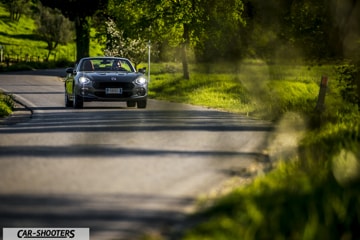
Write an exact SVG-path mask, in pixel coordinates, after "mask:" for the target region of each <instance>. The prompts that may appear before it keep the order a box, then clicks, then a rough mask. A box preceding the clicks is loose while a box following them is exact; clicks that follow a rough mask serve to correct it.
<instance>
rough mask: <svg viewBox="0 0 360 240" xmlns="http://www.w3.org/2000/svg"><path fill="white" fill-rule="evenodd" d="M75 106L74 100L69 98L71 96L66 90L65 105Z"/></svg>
mask: <svg viewBox="0 0 360 240" xmlns="http://www.w3.org/2000/svg"><path fill="white" fill-rule="evenodd" d="M72 106H73V101H70V100H69V96H68V94H67V93H66V91H65V107H72Z"/></svg>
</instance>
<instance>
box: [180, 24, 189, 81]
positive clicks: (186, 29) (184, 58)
mask: <svg viewBox="0 0 360 240" xmlns="http://www.w3.org/2000/svg"><path fill="white" fill-rule="evenodd" d="M183 26H184V33H183V44H182V46H181V61H182V66H183V74H184V78H185V79H190V74H189V65H188V59H187V53H186V48H187V46H188V45H189V43H190V35H189V25H188V24H184V25H183Z"/></svg>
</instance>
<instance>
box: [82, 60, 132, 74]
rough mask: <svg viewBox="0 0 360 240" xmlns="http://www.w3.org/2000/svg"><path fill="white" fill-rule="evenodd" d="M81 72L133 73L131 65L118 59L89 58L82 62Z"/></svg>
mask: <svg viewBox="0 0 360 240" xmlns="http://www.w3.org/2000/svg"><path fill="white" fill-rule="evenodd" d="M80 70H81V71H105V72H109V71H122V72H134V68H133V67H132V65H131V63H130V62H129V61H128V60H126V59H119V58H89V59H85V60H84V61H82V63H81V66H80Z"/></svg>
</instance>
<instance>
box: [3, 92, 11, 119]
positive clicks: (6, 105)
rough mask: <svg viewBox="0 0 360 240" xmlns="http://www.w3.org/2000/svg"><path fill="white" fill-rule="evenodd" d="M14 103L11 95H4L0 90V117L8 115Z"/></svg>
mask: <svg viewBox="0 0 360 240" xmlns="http://www.w3.org/2000/svg"><path fill="white" fill-rule="evenodd" d="M14 107H15V103H14V101H13V99H12V97H11V95H5V94H4V93H1V92H0V117H5V116H8V115H10V114H11V113H12V110H13V109H14Z"/></svg>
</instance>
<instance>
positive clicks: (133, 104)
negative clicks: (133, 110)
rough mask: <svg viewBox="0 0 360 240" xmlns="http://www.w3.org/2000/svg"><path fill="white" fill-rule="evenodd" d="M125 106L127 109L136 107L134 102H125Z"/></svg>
mask: <svg viewBox="0 0 360 240" xmlns="http://www.w3.org/2000/svg"><path fill="white" fill-rule="evenodd" d="M126 106H127V107H135V106H136V102H135V101H127V102H126Z"/></svg>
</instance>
